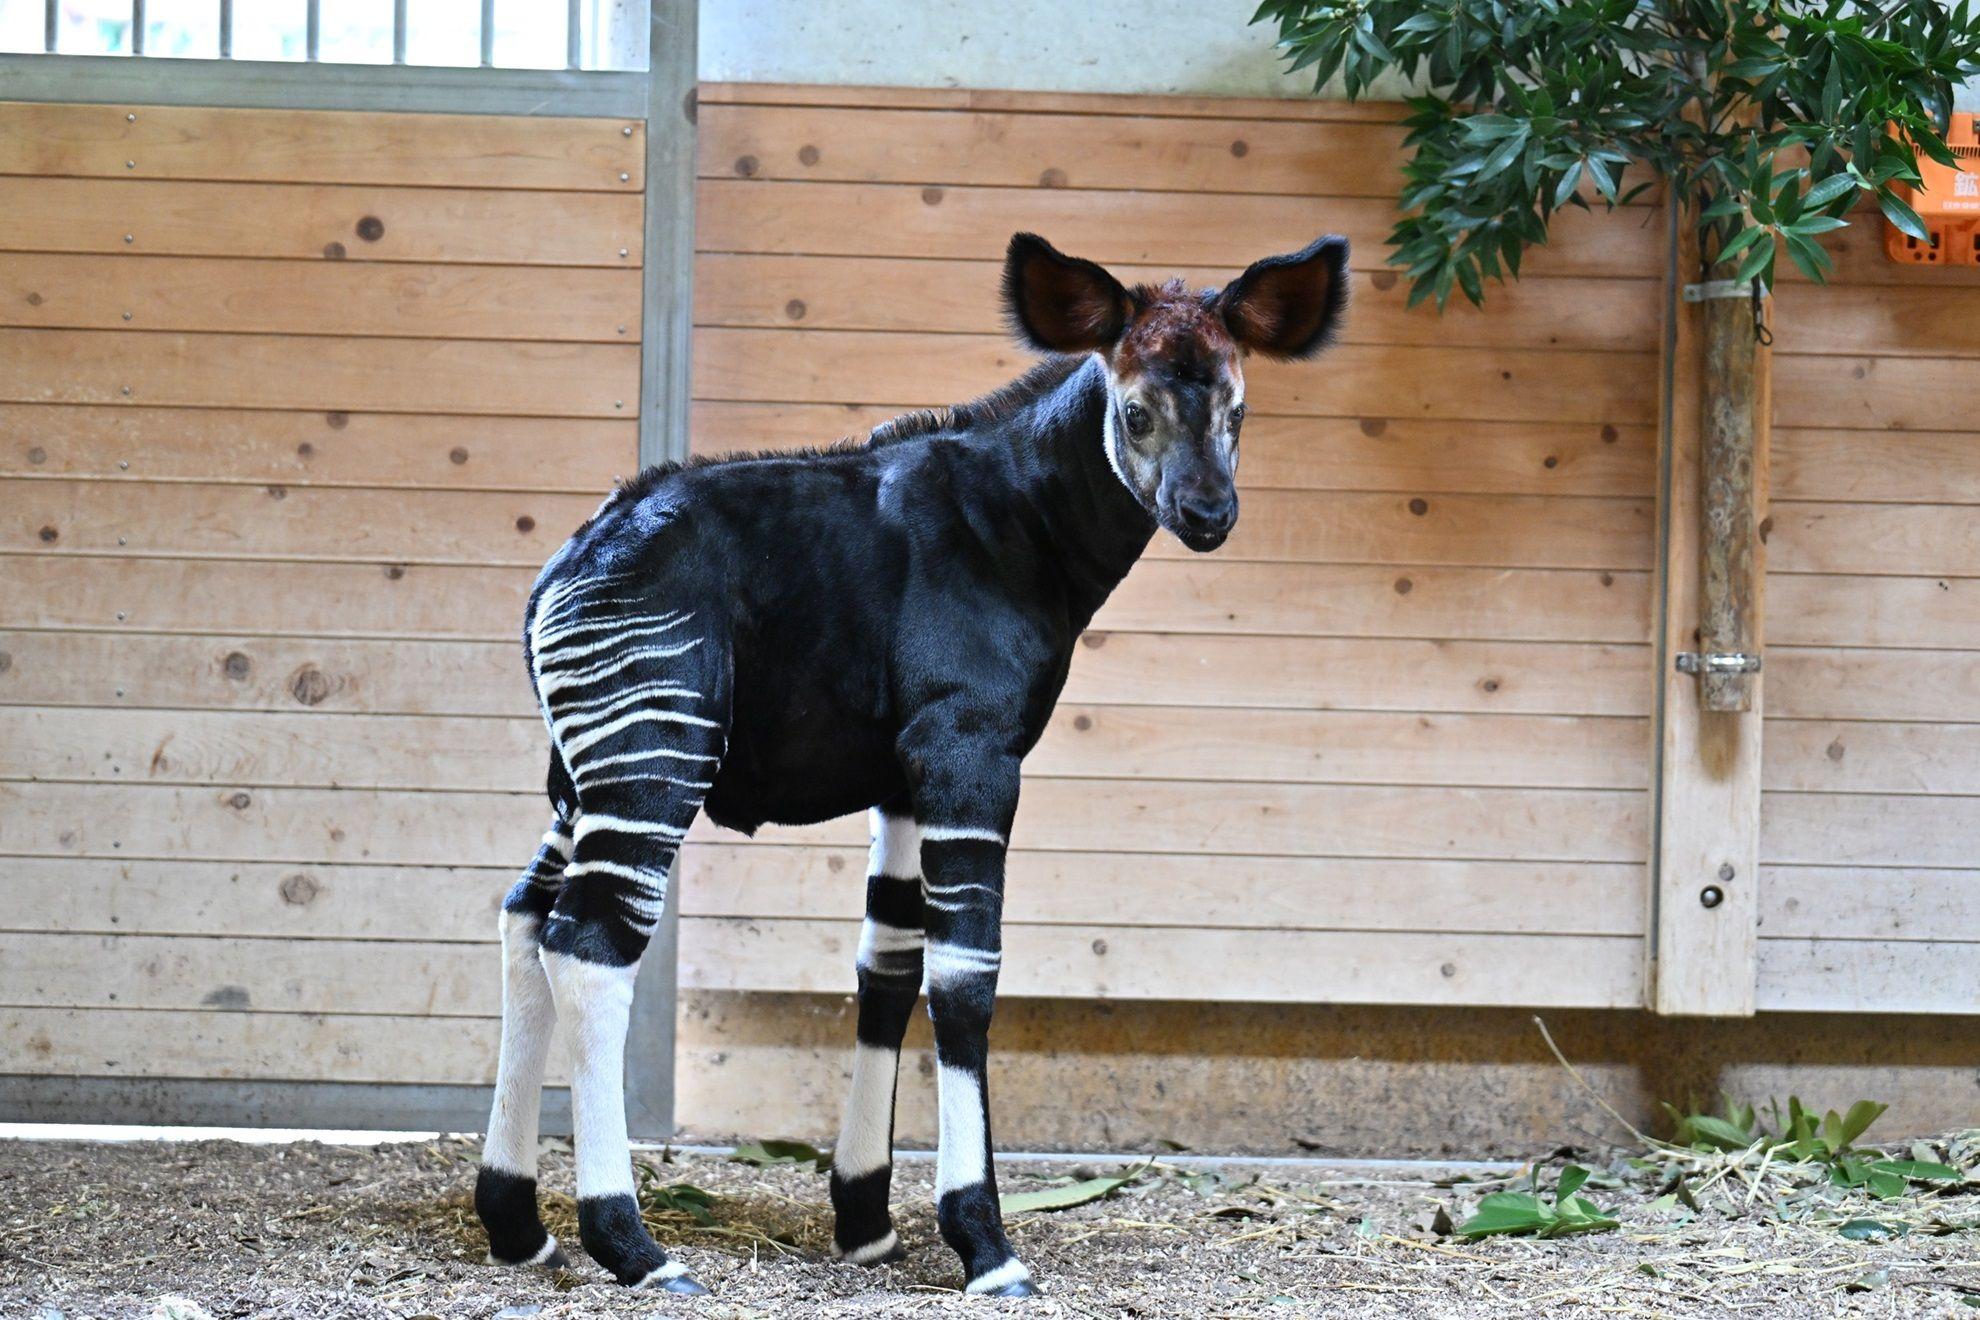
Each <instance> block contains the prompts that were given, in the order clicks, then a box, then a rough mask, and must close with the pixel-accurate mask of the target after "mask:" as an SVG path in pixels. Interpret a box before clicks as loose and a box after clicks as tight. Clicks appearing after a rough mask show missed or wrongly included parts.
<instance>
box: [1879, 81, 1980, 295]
mask: <svg viewBox="0 0 1980 1320" xmlns="http://www.w3.org/2000/svg"><path fill="white" fill-rule="evenodd" d="M1975 118H1976V116H1974V115H1973V114H1971V113H1962V114H1956V115H1954V116H1953V117H1952V131H1950V132H1949V133H1947V134H1946V145H1947V146H1949V147H1951V148H1952V153H1953V155H1955V156H1957V157H1959V160H1960V164H1961V166H1962V168H1960V169H1956V170H1955V169H1951V168H1949V167H1947V166H1945V165H1941V164H1939V163H1938V162H1937V161H1933V160H1927V159H1926V158H1925V155H1924V153H1923V152H1920V153H1919V155H1918V173H1919V175H1920V177H1922V178H1923V179H1924V180H1925V186H1924V187H1923V188H1911V187H1907V186H1906V185H1904V184H1899V185H1897V192H1898V195H1899V196H1900V197H1902V198H1904V200H1905V201H1907V202H1910V203H1911V207H1912V209H1913V210H1915V211H1917V212H1918V216H1919V218H1920V219H1921V220H1923V221H1924V222H1925V232H1926V233H1928V234H1930V235H1931V239H1930V241H1929V242H1920V241H1919V240H1918V239H1915V238H1913V237H1912V236H1911V235H1909V234H1907V233H1905V232H1903V231H1902V230H1900V229H1899V228H1898V227H1897V226H1896V225H1894V224H1892V223H1891V222H1890V221H1888V220H1886V221H1885V222H1884V253H1885V255H1886V256H1888V257H1890V259H1891V260H1892V261H1902V262H1906V263H1909V264H1912V265H1919V266H1980V129H1976V126H1975Z"/></svg>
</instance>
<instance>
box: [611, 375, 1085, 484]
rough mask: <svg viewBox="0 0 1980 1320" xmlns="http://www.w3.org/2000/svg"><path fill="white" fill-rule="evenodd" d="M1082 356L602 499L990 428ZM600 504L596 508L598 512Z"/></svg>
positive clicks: (646, 478)
mask: <svg viewBox="0 0 1980 1320" xmlns="http://www.w3.org/2000/svg"><path fill="white" fill-rule="evenodd" d="M1085 361H1086V359H1085V357H1083V356H1072V357H1048V358H1046V359H1044V360H1043V361H1040V362H1037V363H1034V364H1033V365H1032V366H1031V367H1030V368H1029V369H1028V370H1026V371H1025V373H1024V374H1023V375H1021V376H1019V377H1018V378H1017V379H1016V380H1014V381H1011V382H1010V383H1009V384H1006V385H1000V386H998V387H997V388H996V389H994V390H991V391H990V392H989V393H988V394H984V395H982V396H980V397H978V398H974V399H971V400H970V401H969V402H967V403H957V404H951V405H950V406H949V407H947V408H917V409H915V410H914V411H912V412H905V413H902V414H901V415H900V416H899V417H895V418H891V419H889V420H888V421H884V422H882V423H880V425H878V426H876V427H874V428H873V429H872V430H871V431H868V432H867V433H866V434H864V435H849V436H846V437H844V438H842V439H839V440H834V441H832V442H831V443H829V444H822V445H801V446H794V447H793V448H790V449H745V450H737V451H735V452H732V453H726V454H694V455H690V456H689V457H687V458H684V459H676V460H674V461H672V462H667V463H655V464H653V465H652V466H651V467H648V468H643V469H641V471H640V472H639V474H638V475H637V476H634V477H631V478H629V479H627V480H625V481H622V482H620V483H619V484H618V486H617V487H616V488H615V489H614V490H613V492H612V495H611V498H609V499H608V500H606V502H605V508H610V507H611V506H613V505H616V504H620V503H623V502H625V501H627V500H638V499H641V498H642V497H644V496H645V495H647V494H648V493H650V492H651V491H652V490H653V488H654V487H655V486H658V485H659V484H660V483H661V482H663V481H665V480H666V479H667V478H668V477H671V476H673V475H675V474H676V473H679V472H687V471H691V470H692V469H694V468H705V467H725V466H727V465H729V464H731V463H765V462H772V461H785V462H788V461H791V460H798V461H802V460H804V459H808V458H830V457H832V456H834V455H837V454H856V453H861V452H863V451H865V450H868V449H878V448H880V447H882V446H884V445H893V444H899V443H901V442H902V441H904V440H912V439H914V438H916V437H917V436H924V435H937V434H943V433H948V434H955V433H957V432H965V431H971V430H974V429H976V428H977V427H979V426H988V425H991V424H993V423H996V422H1000V421H1003V420H1004V419H1005V418H1007V417H1010V416H1011V415H1012V414H1014V413H1016V412H1017V411H1018V410H1019V409H1021V408H1023V407H1024V406H1025V405H1027V404H1030V403H1034V402H1036V401H1037V400H1039V399H1042V398H1044V397H1045V396H1046V395H1047V394H1050V393H1051V392H1052V391H1053V390H1055V389H1057V388H1058V387H1059V386H1060V385H1062V384H1064V383H1065V381H1066V379H1067V378H1068V377H1070V376H1071V375H1072V374H1073V373H1074V372H1075V371H1078V370H1079V368H1080V367H1081V366H1082V365H1083V364H1084V363H1085ZM604 511H605V509H604V508H601V509H600V510H599V512H600V513H603V512H604Z"/></svg>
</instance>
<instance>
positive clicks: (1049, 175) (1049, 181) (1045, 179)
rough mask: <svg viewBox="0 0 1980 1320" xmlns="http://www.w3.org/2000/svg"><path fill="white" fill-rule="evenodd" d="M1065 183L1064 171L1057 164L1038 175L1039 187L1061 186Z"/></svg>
mask: <svg viewBox="0 0 1980 1320" xmlns="http://www.w3.org/2000/svg"><path fill="white" fill-rule="evenodd" d="M1066 183H1067V179H1066V172H1065V171H1064V170H1062V169H1060V168H1059V167H1058V166H1057V165H1054V166H1052V167H1051V168H1050V169H1048V170H1046V171H1045V172H1044V173H1043V174H1040V175H1039V176H1038V186H1039V187H1041V188H1063V187H1065V186H1066Z"/></svg>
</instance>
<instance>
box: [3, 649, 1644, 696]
mask: <svg viewBox="0 0 1980 1320" xmlns="http://www.w3.org/2000/svg"><path fill="white" fill-rule="evenodd" d="M4 681H5V680H4V677H0V685H3V684H4ZM1650 686H1651V685H1650V652H1649V648H1648V647H1647V646H1642V645H1639V646H1627V645H1577V644H1573V643H1541V642H1530V641H1479V642H1467V641H1448V640H1441V639H1439V640H1425V639H1412V638H1400V637H1369V638H1325V637H1215V636H1208V635H1196V636H1188V637H1175V636H1164V635H1162V634H1160V633H1129V632H1106V631H1093V632H1089V633H1087V634H1086V635H1085V636H1084V637H1083V638H1081V640H1080V646H1079V648H1078V650H1076V651H1075V652H1074V654H1073V664H1072V673H1071V676H1070V677H1069V678H1068V679H1067V681H1066V690H1065V694H1064V699H1065V700H1066V701H1067V702H1106V703H1110V704H1119V703H1129V704H1155V705H1173V704H1177V703H1179V702H1183V701H1187V702H1189V703H1190V704H1192V705H1198V706H1248V707H1276V708H1287V709H1293V710H1309V709H1312V710H1401V711H1454V712H1463V711H1508V712H1511V711H1519V712H1526V713H1529V714H1536V715H1647V714H1649V708H1650ZM5 690H6V689H5V687H4V686H0V692H4V691H5Z"/></svg>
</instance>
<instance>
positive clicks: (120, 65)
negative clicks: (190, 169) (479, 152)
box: [0, 54, 648, 119]
mask: <svg viewBox="0 0 1980 1320" xmlns="http://www.w3.org/2000/svg"><path fill="white" fill-rule="evenodd" d="M647 92H648V85H647V75H646V74H644V73H616V72H605V71H602V70H601V71H594V72H572V71H571V70H568V69H461V68H415V67H410V66H405V65H390V64H301V63H289V62H283V61H276V60H176V59H174V60H167V59H131V58H129V57H126V56H120V55H56V56H49V55H11V54H0V101H66V102H90V103H99V104H110V105H186V106H224V107H229V108H238V109H251V110H382V111H400V112H406V113H434V114H478V115H560V116H570V117H581V118H600V119H643V118H645V117H646V99H647Z"/></svg>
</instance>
